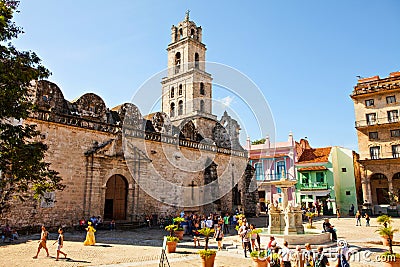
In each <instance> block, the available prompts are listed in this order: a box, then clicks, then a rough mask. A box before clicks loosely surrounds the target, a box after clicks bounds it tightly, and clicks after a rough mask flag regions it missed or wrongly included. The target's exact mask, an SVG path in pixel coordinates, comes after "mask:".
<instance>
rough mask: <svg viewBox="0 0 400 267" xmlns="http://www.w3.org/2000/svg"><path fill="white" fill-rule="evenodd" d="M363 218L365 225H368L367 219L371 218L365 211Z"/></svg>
mask: <svg viewBox="0 0 400 267" xmlns="http://www.w3.org/2000/svg"><path fill="white" fill-rule="evenodd" d="M364 218H365V226H367V227H368V226H369V221H370V220H371V218H370V217H369V215H368V213H365V216H364Z"/></svg>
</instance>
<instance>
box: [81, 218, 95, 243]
mask: <svg viewBox="0 0 400 267" xmlns="http://www.w3.org/2000/svg"><path fill="white" fill-rule="evenodd" d="M86 231H87V234H86V239H85V242H83V245H85V246H94V245H95V244H96V237H95V236H94V233H95V232H96V229H94V227H93V226H92V223H91V222H88V227H87V228H86Z"/></svg>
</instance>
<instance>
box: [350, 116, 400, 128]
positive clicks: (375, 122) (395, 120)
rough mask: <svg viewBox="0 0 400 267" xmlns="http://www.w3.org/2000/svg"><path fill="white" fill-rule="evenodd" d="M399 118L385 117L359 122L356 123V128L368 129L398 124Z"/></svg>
mask: <svg viewBox="0 0 400 267" xmlns="http://www.w3.org/2000/svg"><path fill="white" fill-rule="evenodd" d="M398 122H399V118H398V117H383V118H376V119H374V120H359V121H356V122H355V127H356V128H358V127H367V126H373V125H382V124H386V123H398Z"/></svg>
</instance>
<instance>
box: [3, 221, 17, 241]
mask: <svg viewBox="0 0 400 267" xmlns="http://www.w3.org/2000/svg"><path fill="white" fill-rule="evenodd" d="M18 237H19V235H18V232H17V230H16V229H12V228H11V227H10V226H9V225H8V224H6V226H5V227H4V228H3V229H2V230H1V241H2V242H5V241H6V240H8V241H10V242H11V241H14V240H17V239H18Z"/></svg>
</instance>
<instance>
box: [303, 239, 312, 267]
mask: <svg viewBox="0 0 400 267" xmlns="http://www.w3.org/2000/svg"><path fill="white" fill-rule="evenodd" d="M304 247H305V248H306V251H305V252H304V266H306V267H311V266H314V262H313V259H314V253H313V251H312V249H311V245H310V243H306V244H305V245H304Z"/></svg>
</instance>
